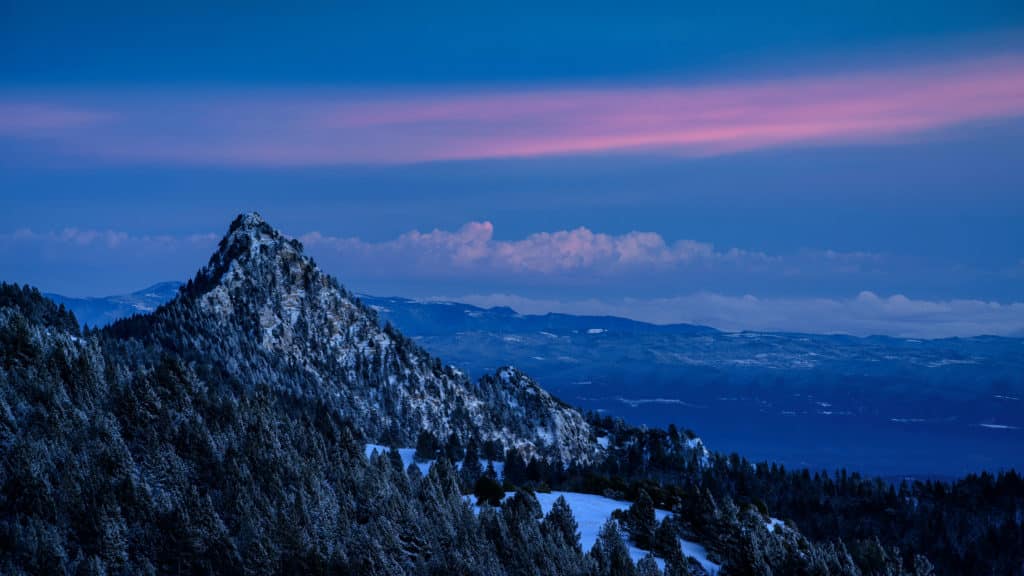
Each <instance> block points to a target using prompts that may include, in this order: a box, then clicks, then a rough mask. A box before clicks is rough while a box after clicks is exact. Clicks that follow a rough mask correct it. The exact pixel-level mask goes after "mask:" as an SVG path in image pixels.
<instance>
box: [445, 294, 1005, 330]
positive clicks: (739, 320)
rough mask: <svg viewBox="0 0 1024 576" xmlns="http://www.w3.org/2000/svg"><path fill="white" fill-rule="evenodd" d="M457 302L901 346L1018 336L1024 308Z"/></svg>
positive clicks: (910, 303)
mask: <svg viewBox="0 0 1024 576" xmlns="http://www.w3.org/2000/svg"><path fill="white" fill-rule="evenodd" d="M442 300H456V301H459V302H466V303H469V304H474V305H477V306H481V307H491V306H509V307H511V308H513V309H515V310H516V311H518V312H519V313H521V314H544V313H547V312H562V313H566V314H584V315H609V316H622V317H626V318H633V319H635V320H642V321H645V322H652V323H656V324H673V323H687V324H700V325H705V326H712V327H715V328H718V329H720V330H726V331H740V330H752V331H788V332H809V333H840V334H852V335H856V336H870V335H877V334H884V335H889V336H902V337H907V338H946V337H954V336H977V335H985V334H987V335H997V336H1024V303H1022V302H1013V303H1009V304H1003V303H999V302H986V301H982V300H916V299H911V298H907V297H906V296H903V295H902V294H895V295H892V296H888V297H883V296H879V295H877V294H875V293H873V292H868V291H864V292H861V293H860V294H858V295H857V296H855V297H852V298H794V299H787V298H763V299H762V298H757V297H755V296H751V295H745V296H727V295H722V294H715V293H709V292H701V293H696V294H690V295H686V296H677V297H672V298H653V299H647V300H638V299H620V300H598V299H590V300H545V299H533V298H524V297H521V296H515V295H510V294H486V295H480V294H470V295H465V296H460V297H455V298H442Z"/></svg>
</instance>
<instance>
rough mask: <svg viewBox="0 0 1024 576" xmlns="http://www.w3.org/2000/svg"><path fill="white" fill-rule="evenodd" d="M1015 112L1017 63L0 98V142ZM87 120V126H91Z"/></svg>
mask: <svg viewBox="0 0 1024 576" xmlns="http://www.w3.org/2000/svg"><path fill="white" fill-rule="evenodd" d="M1019 115H1024V55H1022V54H1017V53H1011V54H1004V55H999V56H989V57H976V58H970V59H963V60H958V61H951V62H943V63H933V64H926V65H915V66H904V67H892V68H886V69H876V70H866V71H861V72H844V73H835V74H822V75H817V76H805V77H796V78H782V79H775V80H762V81H757V82H732V83H723V84H720V85H701V86H690V85H675V84H666V85H660V86H658V85H655V86H643V87H629V86H625V87H622V86H615V87H603V88H571V87H569V88H546V89H509V90H471V89H470V90H464V91H459V92H455V93H449V92H423V91H420V92H415V91H413V92H408V93H381V94H376V95H368V94H365V93H360V94H350V93H343V92H337V91H330V90H312V89H311V90H306V91H290V92H289V91H284V92H282V91H250V92H246V93H241V92H230V91H227V92H223V91H221V92H206V93H203V92H173V91H172V92H167V93H155V92H148V93H141V92H136V93H131V92H128V93H111V94H90V95H87V96H82V97H81V98H75V97H73V96H68V95H64V96H63V97H58V96H54V95H47V96H45V97H42V98H40V99H39V102H38V103H37V102H36V101H34V100H32V99H31V98H27V97H24V96H23V97H20V98H18V99H14V100H10V99H8V100H0V136H3V135H6V136H7V137H31V136H33V135H37V134H45V135H46V136H47V137H48V138H50V139H51V140H52V141H53V142H54V143H55V144H56V145H57V146H58V148H57V150H59V151H61V152H62V153H66V154H73V155H77V156H79V157H85V158H93V159H100V160H104V161H110V162H142V163H171V164H210V165H260V166H315V165H336V164H349V163H370V164H380V163H384V164H390V163H410V162H425V161H438V160H468V159H480V158H506V157H534V156H548V155H568V154H595V153H601V154H605V153H622V152H638V151H658V152H660V153H671V154H679V155H686V156H705V155H719V154H729V153H735V152H740V151H745V150H755V149H762V148H770V147H776V146H793V145H833V144H837V143H845V142H851V141H884V140H887V139H891V138H894V137H900V136H904V135H910V134H920V133H922V132H926V131H929V130H934V129H938V128H943V127H948V126H953V125H956V124H961V123H967V122H972V121H978V120H985V119H993V118H1007V117H1013V116H1019ZM100 119H103V120H104V121H103V122H99V120H100Z"/></svg>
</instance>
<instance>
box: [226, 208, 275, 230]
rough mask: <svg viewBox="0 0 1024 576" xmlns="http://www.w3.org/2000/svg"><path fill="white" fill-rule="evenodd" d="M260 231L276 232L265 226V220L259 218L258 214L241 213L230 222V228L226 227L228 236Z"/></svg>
mask: <svg viewBox="0 0 1024 576" xmlns="http://www.w3.org/2000/svg"><path fill="white" fill-rule="evenodd" d="M261 230H262V231H269V232H276V230H274V229H273V227H271V226H270V225H269V224H267V222H266V220H264V219H263V217H262V216H260V213H259V212H255V211H254V212H243V213H242V214H239V215H238V216H236V217H235V219H234V220H233V221H232V222H231V226H229V227H228V235H231V234H234V233H238V232H241V233H245V234H251V233H254V232H257V231H261Z"/></svg>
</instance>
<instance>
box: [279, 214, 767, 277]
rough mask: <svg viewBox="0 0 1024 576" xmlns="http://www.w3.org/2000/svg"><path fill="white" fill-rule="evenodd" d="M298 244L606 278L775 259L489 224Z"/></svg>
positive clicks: (439, 267) (407, 264) (432, 267)
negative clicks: (510, 235)
mask: <svg viewBox="0 0 1024 576" xmlns="http://www.w3.org/2000/svg"><path fill="white" fill-rule="evenodd" d="M299 239H300V240H301V241H302V242H303V243H304V244H305V245H306V246H307V247H309V248H310V249H311V250H312V251H314V252H320V253H324V252H334V253H335V254H336V255H337V256H338V257H341V258H345V259H350V260H352V261H356V262H358V261H364V262H376V263H382V262H383V263H387V262H391V263H394V264H396V265H398V264H400V265H402V266H403V269H404V270H406V271H409V270H410V268H411V269H412V270H415V271H418V272H421V273H438V274H442V275H444V274H453V273H454V274H460V273H466V272H468V273H473V274H481V273H486V274H495V275H499V276H511V275H517V274H540V275H558V274H565V273H573V272H586V273H591V274H597V275H602V276H603V275H610V274H616V273H621V272H623V271H626V270H637V269H649V270H651V269H653V270H657V269H665V268H671V267H675V266H681V265H691V264H693V265H705V266H707V265H712V264H714V263H731V264H737V263H748V264H751V265H759V264H768V263H771V262H773V261H774V260H775V259H774V258H772V257H771V256H768V255H767V254H764V253H762V252H748V251H745V250H739V249H736V248H732V249H728V250H725V251H720V250H718V249H716V248H715V246H714V245H713V244H709V243H706V242H698V241H695V240H679V241H676V242H671V243H669V242H666V241H665V239H664V238H663V237H662V236H661V235H659V234H657V233H654V232H629V233H626V234H621V235H609V234H602V233H597V232H593V231H591V230H589V229H588V228H585V227H579V228H576V229H573V230H559V231H556V232H539V233H535V234H530V235H529V236H527V237H525V238H523V239H521V240H512V241H503V240H495V239H494V225H493V224H492V223H490V222H470V223H468V224H466V225H464V226H462V227H461V228H460V229H459V230H457V231H455V232H449V231H445V230H436V229H435V230H433V231H431V232H419V231H412V232H408V233H405V234H402V235H401V236H399V237H398V238H395V239H394V240H389V241H383V242H376V243H373V242H365V241H363V240H360V239H358V238H339V237H333V236H325V235H323V234H320V233H319V232H312V233H309V234H305V235H303V236H301V237H299Z"/></svg>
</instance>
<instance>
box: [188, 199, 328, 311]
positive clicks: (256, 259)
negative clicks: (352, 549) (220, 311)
mask: <svg viewBox="0 0 1024 576" xmlns="http://www.w3.org/2000/svg"><path fill="white" fill-rule="evenodd" d="M282 258H283V259H284V260H286V261H288V262H295V261H299V262H300V263H301V264H302V265H303V266H302V268H304V269H307V270H308V269H312V268H315V266H314V265H313V263H312V261H311V260H310V259H309V258H308V257H306V256H304V255H303V254H302V244H301V243H299V241H298V240H293V239H289V238H287V237H286V236H285V235H284V234H282V233H281V232H279V231H278V230H277V229H275V228H274V227H273V226H271V225H270V224H268V223H267V222H266V221H265V220H264V219H263V217H262V216H260V214H259V213H258V212H248V213H243V214H239V215H238V216H237V217H235V219H234V220H233V221H232V222H231V225H230V226H229V227H228V232H227V234H226V235H225V236H224V237H223V238H222V239H221V241H220V243H219V244H218V247H217V251H216V252H214V253H213V255H212V256H210V261H209V262H208V263H207V264H206V266H204V267H203V268H202V269H201V270H200V271H199V272H198V273H197V274H196V277H195V280H194V281H193V282H192V285H191V288H190V291H191V292H192V293H194V294H195V293H198V294H203V293H206V292H209V291H210V290H212V289H213V288H215V287H216V286H217V285H219V284H220V283H222V282H223V281H224V280H225V278H226V277H238V276H251V274H244V273H243V271H244V270H251V269H253V268H258V267H261V266H263V265H265V264H267V263H268V262H273V261H278V260H281V259H282Z"/></svg>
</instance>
